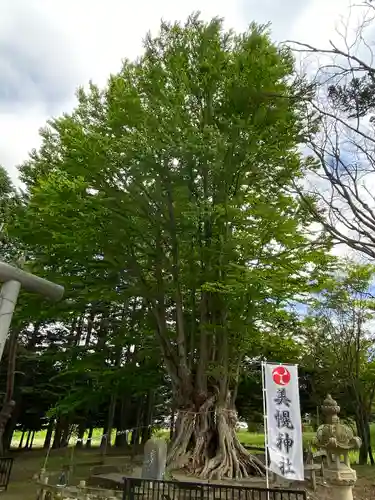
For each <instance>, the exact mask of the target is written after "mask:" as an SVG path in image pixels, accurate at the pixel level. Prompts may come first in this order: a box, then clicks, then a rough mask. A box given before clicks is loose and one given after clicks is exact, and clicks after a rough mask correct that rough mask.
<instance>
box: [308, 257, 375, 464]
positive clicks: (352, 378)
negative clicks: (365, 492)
mask: <svg viewBox="0 0 375 500" xmlns="http://www.w3.org/2000/svg"><path fill="white" fill-rule="evenodd" d="M374 272H375V268H374V266H372V265H365V266H363V265H358V264H353V263H346V265H345V266H343V268H342V269H341V272H340V273H338V274H337V275H336V276H334V277H332V280H331V282H327V288H326V290H325V291H324V292H323V293H321V294H319V296H318V297H316V299H315V300H314V301H313V302H312V304H311V308H310V310H309V314H308V315H307V317H306V318H305V320H304V321H305V335H304V348H305V351H306V357H305V359H304V360H303V365H304V366H305V368H307V369H310V370H311V372H312V374H313V384H312V392H313V394H312V396H313V398H315V399H316V404H318V401H319V400H320V401H322V399H323V398H324V396H325V394H326V393H327V392H331V393H332V394H334V395H335V397H338V399H339V401H340V402H341V403H342V407H343V414H344V415H347V416H350V417H353V418H354V420H355V422H356V425H357V432H358V435H359V436H360V437H361V439H362V448H361V451H360V463H361V464H366V463H367V459H368V458H369V459H370V461H371V463H372V464H374V459H373V455H372V449H371V439H370V418H371V413H372V408H373V404H374V397H375V361H374V348H373V345H374V335H373V332H372V322H373V321H374V308H375V302H374V297H373V295H372V293H371V292H372V281H373V277H374Z"/></svg>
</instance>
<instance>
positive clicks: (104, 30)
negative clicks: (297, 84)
mask: <svg viewBox="0 0 375 500" xmlns="http://www.w3.org/2000/svg"><path fill="white" fill-rule="evenodd" d="M344 3H345V0H329V1H326V0H324V1H323V0H306V1H305V2H301V1H300V0H287V2H282V1H281V0H264V1H263V2H258V0H234V1H233V2H228V1H227V0H190V1H188V2H186V3H183V2H174V1H172V0H159V1H158V2H155V1H153V0H138V1H132V2H130V1H126V0H106V1H103V0H79V1H77V0H54V1H52V2H51V1H50V0H12V1H11V2H10V1H9V0H0V12H1V16H0V134H1V135H0V164H3V165H4V166H5V167H6V168H7V169H8V170H9V172H10V173H11V175H12V177H13V179H15V178H16V172H17V171H16V165H17V164H19V163H20V162H22V161H23V160H25V159H26V158H27V154H28V151H29V150H30V149H31V148H32V147H37V146H38V144H39V138H38V129H39V127H41V126H43V125H44V123H45V121H46V119H47V118H48V117H49V116H51V115H56V114H59V113H61V112H62V111H63V110H66V111H69V110H70V109H71V108H72V106H73V105H74V101H75V99H74V92H75V89H76V87H77V86H78V85H82V84H85V83H87V82H88V80H89V79H93V80H94V81H95V82H96V83H99V84H104V83H105V80H106V78H107V77H108V75H109V73H110V72H115V71H117V70H118V69H119V68H120V65H121V60H122V59H123V58H125V57H126V58H131V59H132V58H134V57H136V56H137V55H139V54H140V52H141V48H142V38H143V37H144V35H145V33H146V32H147V31H148V30H151V31H153V32H155V31H156V30H157V29H158V26H159V22H160V19H161V18H164V19H166V20H172V21H173V20H176V19H179V20H184V19H186V17H187V16H188V15H189V14H190V13H191V12H193V11H196V10H200V11H201V12H202V16H203V17H204V18H205V19H208V18H211V17H213V16H221V17H224V18H225V22H226V25H227V26H228V27H232V28H234V29H236V30H237V31H242V30H244V29H245V28H246V26H247V25H248V23H249V22H250V21H252V20H256V21H258V22H266V21H268V20H270V21H273V23H274V28H273V30H274V36H275V38H276V39H278V40H282V39H286V38H298V39H303V40H306V41H308V42H312V41H313V42H315V43H320V42H322V41H326V40H327V38H328V36H329V34H330V33H331V32H332V28H333V26H334V21H335V19H337V17H338V15H339V13H340V12H342V11H343V8H344V5H343V4H344Z"/></svg>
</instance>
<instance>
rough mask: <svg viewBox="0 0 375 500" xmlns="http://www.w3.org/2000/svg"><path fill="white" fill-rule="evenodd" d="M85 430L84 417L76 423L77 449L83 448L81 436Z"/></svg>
mask: <svg viewBox="0 0 375 500" xmlns="http://www.w3.org/2000/svg"><path fill="white" fill-rule="evenodd" d="M85 430H86V420H85V419H84V420H82V421H81V422H80V423H79V425H78V435H77V442H76V448H77V449H80V448H83V436H84V435H85Z"/></svg>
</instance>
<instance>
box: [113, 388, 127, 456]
mask: <svg viewBox="0 0 375 500" xmlns="http://www.w3.org/2000/svg"><path fill="white" fill-rule="evenodd" d="M128 409H129V396H128V395H125V396H123V397H122V400H121V409H120V416H119V425H118V427H117V432H116V441H115V446H116V447H119V448H121V447H122V446H127V445H128V440H127V432H126V429H128V418H127V417H128Z"/></svg>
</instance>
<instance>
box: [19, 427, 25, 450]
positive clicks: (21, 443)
mask: <svg viewBox="0 0 375 500" xmlns="http://www.w3.org/2000/svg"><path fill="white" fill-rule="evenodd" d="M24 438H25V431H22V434H21V439H20V442H19V445H18V448H22V445H23V440H24Z"/></svg>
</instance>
